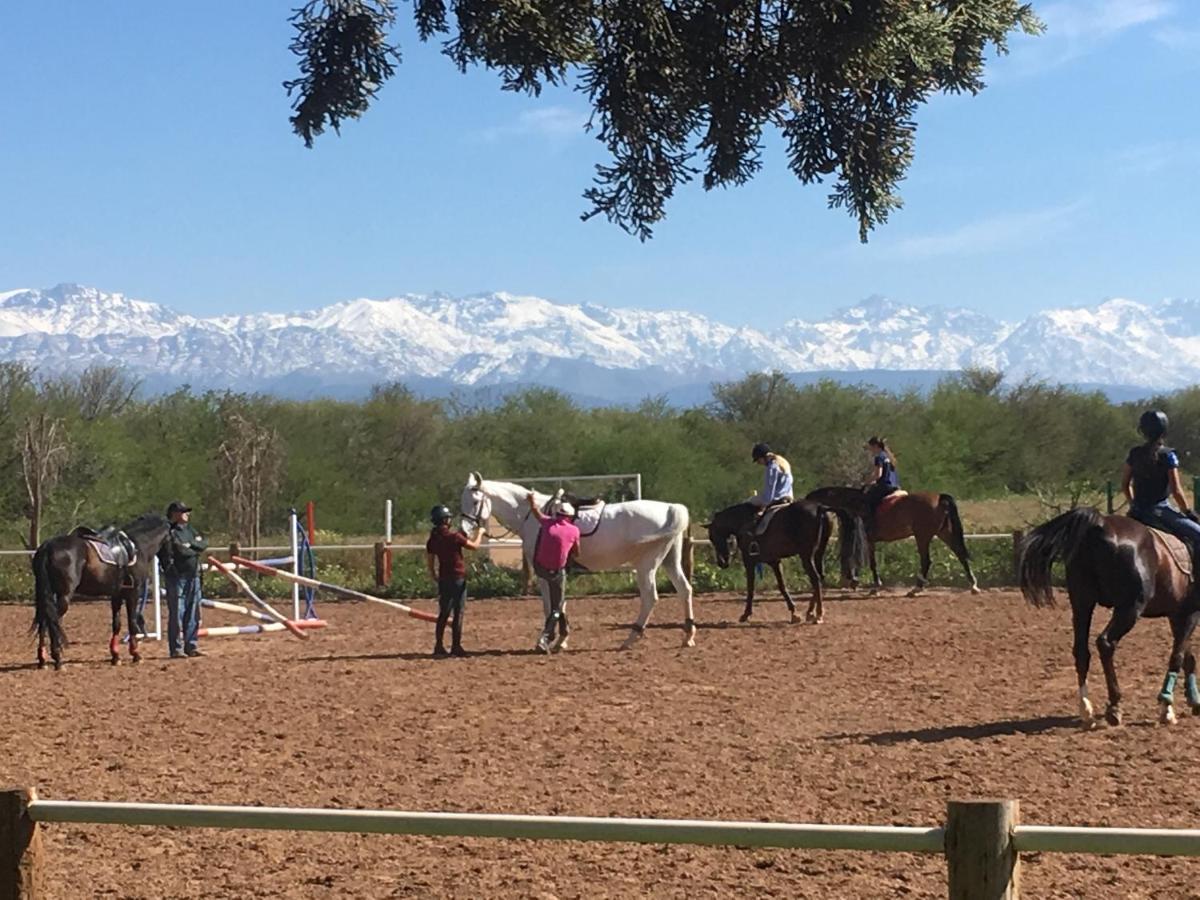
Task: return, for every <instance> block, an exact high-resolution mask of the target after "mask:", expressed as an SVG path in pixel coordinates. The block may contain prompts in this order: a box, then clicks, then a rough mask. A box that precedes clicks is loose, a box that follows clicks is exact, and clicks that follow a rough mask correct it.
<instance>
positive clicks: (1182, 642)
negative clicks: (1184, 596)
mask: <svg viewBox="0 0 1200 900" xmlns="http://www.w3.org/2000/svg"><path fill="white" fill-rule="evenodd" d="M1198 616H1200V614H1198V613H1196V612H1187V613H1181V614H1179V615H1175V616H1172V617H1171V637H1172V638H1173V641H1172V645H1171V658H1170V660H1168V662H1167V675H1166V677H1165V678H1164V679H1163V687H1162V692H1161V693H1160V694H1159V695H1158V704H1159V721H1160V722H1162V723H1163V724H1164V725H1174V724H1175V682H1176V680H1177V679H1178V678H1179V670H1180V669H1182V668H1184V665H1185V661H1186V659H1187V657H1191V647H1190V644H1191V640H1192V632H1193V631H1195V629H1196V619H1197V617H1198ZM1191 662H1192V665H1191V671H1190V672H1189V675H1188V679H1187V687H1188V690H1187V695H1188V705H1189V706H1190V707H1191V708H1192V711H1193V712H1195V711H1196V709H1197V707H1198V706H1200V697H1197V695H1196V676H1195V674H1194V673H1195V667H1196V661H1195V658H1194V657H1193V658H1192V660H1191ZM1193 699H1195V700H1196V702H1193Z"/></svg>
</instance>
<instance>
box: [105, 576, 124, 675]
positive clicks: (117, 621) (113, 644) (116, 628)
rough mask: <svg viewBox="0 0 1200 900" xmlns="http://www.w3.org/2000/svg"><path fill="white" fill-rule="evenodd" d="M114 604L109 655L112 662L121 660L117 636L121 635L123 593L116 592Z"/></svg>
mask: <svg viewBox="0 0 1200 900" xmlns="http://www.w3.org/2000/svg"><path fill="white" fill-rule="evenodd" d="M110 604H111V606H112V637H110V638H109V639H108V655H109V659H110V661H111V662H112V664H113V665H114V666H115V665H118V664H119V663H120V662H121V654H120V653H119V652H118V650H117V638H119V637H120V635H121V595H120V593H117V594H114V595H113V597H112V599H111V600H110Z"/></svg>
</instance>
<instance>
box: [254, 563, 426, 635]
mask: <svg viewBox="0 0 1200 900" xmlns="http://www.w3.org/2000/svg"><path fill="white" fill-rule="evenodd" d="M233 561H234V562H235V563H237V564H238V565H239V566H244V567H246V568H247V569H252V570H253V571H255V572H261V573H263V574H264V575H274V576H275V577H276V578H284V579H295V580H296V583H297V584H302V585H304V586H306V587H311V588H316V589H317V590H318V591H328V592H329V593H331V594H340V595H341V596H343V597H350V598H351V599H354V600H367V601H369V602H371V603H381V604H383V605H384V606H390V607H391V608H392V609H398V610H400V612H403V613H408V614H409V615H410V616H412V617H413V618H414V619H422V620H424V621H426V622H436V621H437V618H438V617H437V616H435V615H434V614H433V613H427V612H422V611H421V610H419V609H413V608H412V607H411V606H405V605H404V604H403V603H396V602H394V601H392V600H384V599H383V598H382V597H372V596H371V595H370V594H364V593H362V592H360V591H352V590H350V588H344V587H341V586H339V585H336V584H329V583H328V582H325V581H317V579H315V578H305V577H304V576H303V575H293V574H292V573H291V572H285V571H284V570H283V569H272V568H271V567H270V566H264V565H263V564H262V563H257V562H255V561H254V560H252V559H244V558H242V557H240V556H235V557H234V558H233Z"/></svg>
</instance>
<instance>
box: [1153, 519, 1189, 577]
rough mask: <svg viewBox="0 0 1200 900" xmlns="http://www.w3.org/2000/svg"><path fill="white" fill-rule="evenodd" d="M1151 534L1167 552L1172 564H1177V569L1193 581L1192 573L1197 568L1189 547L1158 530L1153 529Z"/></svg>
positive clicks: (1171, 535)
mask: <svg viewBox="0 0 1200 900" xmlns="http://www.w3.org/2000/svg"><path fill="white" fill-rule="evenodd" d="M1150 533H1151V534H1152V535H1154V540H1155V541H1156V542H1157V543H1158V545H1159V546H1160V547H1162V548H1163V550H1165V551H1166V552H1167V556H1169V557H1170V558H1171V562H1173V563H1175V568H1177V569H1178V570H1179V571H1180V572H1181V573H1183V575H1184V576H1185V577H1186V578H1187V579H1189V580H1191V577H1192V572H1193V570H1194V568H1195V566H1194V563H1193V562H1192V553H1191V550H1190V549H1189V548H1188V545H1187V544H1185V543H1184V542H1183V541H1181V540H1180V539H1179V538H1177V537H1175V535H1173V534H1169V533H1168V532H1165V531H1160V530H1159V529H1157V528H1151V529H1150Z"/></svg>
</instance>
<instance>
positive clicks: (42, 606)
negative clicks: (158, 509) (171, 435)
mask: <svg viewBox="0 0 1200 900" xmlns="http://www.w3.org/2000/svg"><path fill="white" fill-rule="evenodd" d="M122 531H124V533H125V535H126V536H127V537H128V538H129V539H130V540H131V541H132V542H133V545H134V547H135V548H136V551H137V555H136V559H135V560H134V562H133V564H132V565H130V566H127V567H119V566H114V565H110V564H108V563H105V562H103V561H102V560H101V559H100V556H99V554H98V553H97V552H96V548H95V546H94V545H93V543H92V542H91V541H89V540H86V539H85V538H83V537H81V536H79V535H78V534H76V533H72V534H62V535H58V536H56V537H52V538H49V539H48V540H46V541H43V542H42V544H41V546H39V547H38V548H37V552H35V553H34V555H33V579H34V592H35V593H34V613H33V626H32V627H31V629H30V630H31V631H36V632H37V635H38V649H37V665H38V668H39V669H41V668H44V667H45V665H46V636H47V635H49V637H50V657H51V658H52V659H53V660H54V668H55V669H61V668H62V649H63V647H65V646H66V644H67V636H66V632H65V631H64V630H63V626H62V617H63V616H64V615H65V614H66V612H67V607H68V606H69V605H70V601H71V598H72V597H75V596H84V597H107V598H109V600H110V602H111V603H112V638H111V640H109V642H108V651H109V654H110V657H111V659H112V664H113V665H114V666H115V665H116V664H117V663H118V662H120V661H121V656H120V654H119V653H118V652H117V646H118V644H117V639H118V637H119V636H120V634H121V615H120V611H121V603H122V601H124V603H125V613H126V617H127V619H128V624H129V655H130V657H131V658H132V660H133V662H135V663H136V662H139V661H140V660H141V658H142V655H141V652H140V651H139V650H138V640H137V635H138V626H137V601H138V598H139V597H141V595H142V591H143V590H144V588H145V585H146V580H147V578H148V577H149V575H150V567H151V566H152V565H154V564H155V556H156V554H157V553H158V551H159V550H160V549H161V548H162V545H163V544H164V543H165V542H166V539H167V535H168V534H169V533H170V531H171V525H170V523H169V522H168V521H167V520H166V519H164V518H163V517H162V516H159V515H155V514H153V513H148V514H146V515H144V516H140V517H139V518H137V519H134V520H133V521H132V522H130V523H129V524H128V525H126V526H125V527H124V528H123V529H122Z"/></svg>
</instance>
